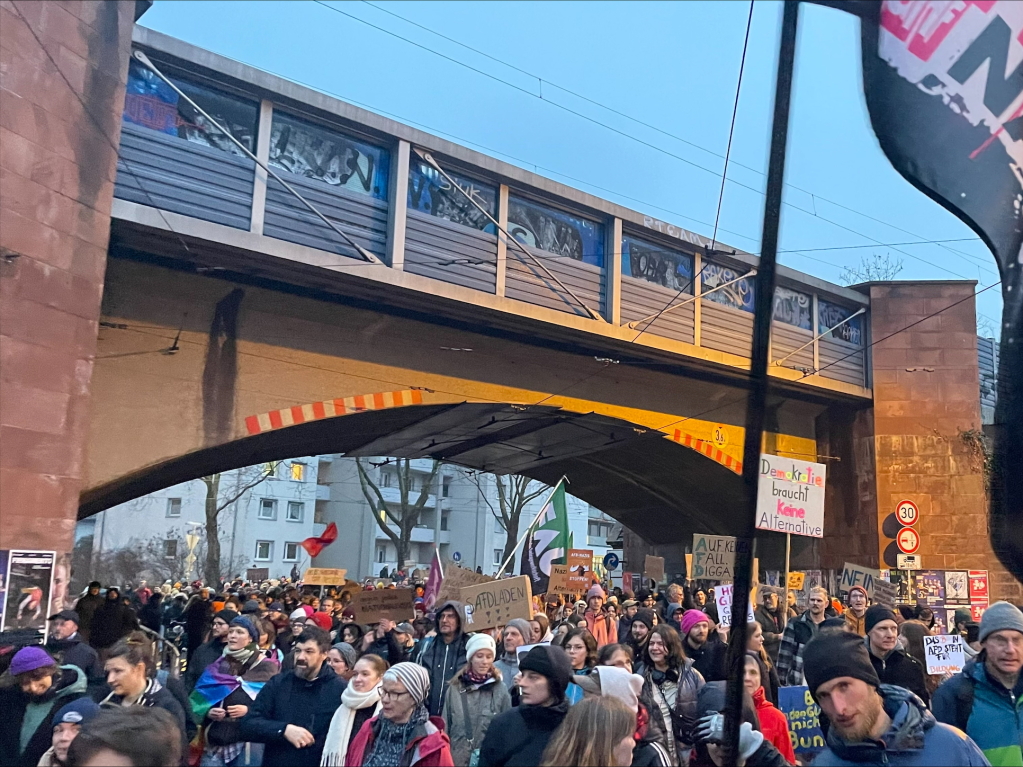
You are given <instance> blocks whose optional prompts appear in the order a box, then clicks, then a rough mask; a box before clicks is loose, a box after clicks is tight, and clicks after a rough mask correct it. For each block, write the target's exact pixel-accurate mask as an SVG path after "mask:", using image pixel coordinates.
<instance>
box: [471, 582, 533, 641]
mask: <svg viewBox="0 0 1023 767" xmlns="http://www.w3.org/2000/svg"><path fill="white" fill-rule="evenodd" d="M461 601H462V602H464V603H465V620H464V621H463V623H462V630H463V631H466V632H471V631H483V630H484V629H492V628H496V627H497V626H504V625H506V624H507V623H508V621H510V620H511V619H512V618H525V619H526V620H527V621H528V620H530V619H532V617H533V588H532V583H531V581H530V579H529V576H528V575H520V576H518V577H517V578H503V579H501V580H499V581H492V582H491V583H483V584H480V585H479V586H466V587H465V588H463V589H462V594H461Z"/></svg>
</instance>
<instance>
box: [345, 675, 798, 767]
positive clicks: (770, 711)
mask: <svg viewBox="0 0 1023 767" xmlns="http://www.w3.org/2000/svg"><path fill="white" fill-rule="evenodd" d="M753 702H754V703H755V704H756V706H757V718H758V719H760V731H761V732H762V733H764V740H766V741H768V742H769V743H770V744H771V745H772V746H774V747H775V748H776V749H778V751H780V752H781V755H782V756H784V757H785V761H787V762H788V763H789V764H795V763H796V753H795V751H793V749H792V738H791V736H790V735H789V720H788V719H786V718H785V714H783V713H782V712H781V711H779V710H778V709H776V708H775V707H774V704H773V703H771V701H769V700H768V699H767V697H766V696H765V695H764V688H763V687H758V688H757V691H756V692H755V693H753ZM348 764H355V762H348Z"/></svg>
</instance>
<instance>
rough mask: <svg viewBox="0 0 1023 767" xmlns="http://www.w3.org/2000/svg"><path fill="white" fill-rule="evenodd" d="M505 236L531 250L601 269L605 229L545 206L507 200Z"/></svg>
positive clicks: (514, 199)
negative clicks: (542, 251)
mask: <svg viewBox="0 0 1023 767" xmlns="http://www.w3.org/2000/svg"><path fill="white" fill-rule="evenodd" d="M508 234H510V235H511V236H512V237H514V238H515V239H516V240H518V241H519V242H521V243H522V244H523V245H528V246H529V247H531V248H537V249H538V250H545V251H547V252H548V253H553V254H554V255H556V256H564V257H567V258H571V259H574V260H576V261H582V262H584V263H587V264H593V265H594V266H603V265H604V227H603V226H601V225H600V224H598V223H597V222H595V221H589V220H588V219H585V218H579V217H577V216H573V215H571V214H570V213H565V212H563V211H560V210H556V209H554V208H549V207H547V206H546V205H540V204H538V203H535V202H531V201H529V200H524V199H522V198H520V197H511V198H509V200H508Z"/></svg>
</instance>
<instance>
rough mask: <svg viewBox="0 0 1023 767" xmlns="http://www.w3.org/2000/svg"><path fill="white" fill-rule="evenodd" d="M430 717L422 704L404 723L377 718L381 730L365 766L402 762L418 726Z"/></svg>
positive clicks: (392, 765) (372, 766)
mask: <svg viewBox="0 0 1023 767" xmlns="http://www.w3.org/2000/svg"><path fill="white" fill-rule="evenodd" d="M429 718H430V714H429V712H427V710H426V706H424V705H422V704H420V705H419V707H418V708H416V710H415V711H413V712H412V716H410V717H409V720H408V721H407V722H405V723H404V724H395V723H394V722H392V721H390V720H389V719H384V718H383V717H380V718H379V719H378V720H377V724H378V727H379V731H378V732H377V736H376V739H375V740H374V741H373V750H372V751H370V752H369V753H368V754H366V759H365V761H364V762H363V767H394V766H395V765H396V764H401V757H402V755H403V754H404V753H405V748H406V746H408V744H409V741H410V740H412V736H413V735H414V734H415V731H416V728H417V727H420V726H422V725H423V724H425V723H426V720H427V719H429Z"/></svg>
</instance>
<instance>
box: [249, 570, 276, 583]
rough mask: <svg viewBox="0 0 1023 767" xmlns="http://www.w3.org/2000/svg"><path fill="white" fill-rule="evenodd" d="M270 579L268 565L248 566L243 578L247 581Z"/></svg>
mask: <svg viewBox="0 0 1023 767" xmlns="http://www.w3.org/2000/svg"><path fill="white" fill-rule="evenodd" d="M269 579H270V568H269V567H250V568H249V569H247V570H246V571H245V580H247V581H256V582H258V581H265V580H269Z"/></svg>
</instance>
